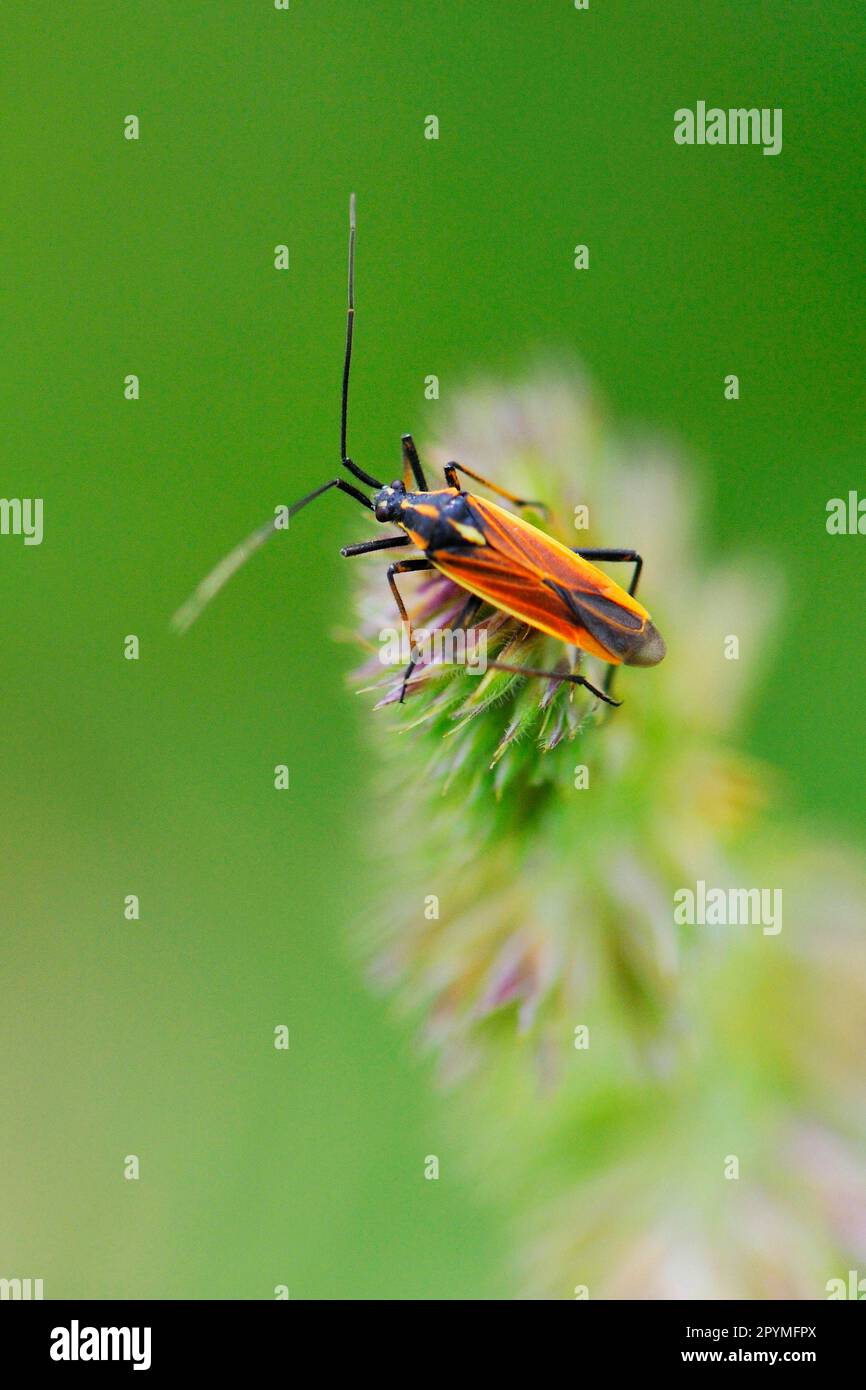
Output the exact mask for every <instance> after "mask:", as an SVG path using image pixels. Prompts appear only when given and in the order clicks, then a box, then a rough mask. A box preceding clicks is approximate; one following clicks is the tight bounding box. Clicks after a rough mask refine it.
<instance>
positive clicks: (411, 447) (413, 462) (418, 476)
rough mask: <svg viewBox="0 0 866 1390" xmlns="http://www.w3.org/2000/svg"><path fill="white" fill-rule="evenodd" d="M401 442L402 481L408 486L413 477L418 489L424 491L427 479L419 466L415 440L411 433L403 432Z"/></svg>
mask: <svg viewBox="0 0 866 1390" xmlns="http://www.w3.org/2000/svg"><path fill="white" fill-rule="evenodd" d="M401 443H402V445H403V482H404V483H405V485H406V487H407V488H408V487H409V486H410V485H411V483H412V478H413V477H414V479H415V486H416V487H417V488H418V491H419V492H426V491H427V479H426V478H425V477H424V469H423V468H422V467H421V460H420V459H419V457H418V450H417V449H416V448H415V441H414V439H413V438H412V436H411V434H404V435H403V439H402V441H401Z"/></svg>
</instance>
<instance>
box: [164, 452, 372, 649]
mask: <svg viewBox="0 0 866 1390" xmlns="http://www.w3.org/2000/svg"><path fill="white" fill-rule="evenodd" d="M332 487H335V488H337V489H338V490H339V491H340V492H345V493H347V495H348V496H349V497H354V499H355V501H356V502H362V503H363V504H364V506H365V507H369V508H371V509H372V506H373V504H372V502H371V501H370V499H369V497H365V496H364V494H363V492H361V491H360V490H359V489H358V488H356V487H353V485H352V484H351V483H347V482H346V480H345V479H344V478H332V479H331V481H330V482H329V483H323V484H322V486H321V487H317V488H315V489H314V491H313V492H308V493H307V495H306V497H302V498H301V499H300V501H299V502H295V503H294V505H293V506H291V507H289V512H288V515H289V518H290V519H291V518H292V517H293V516H295V515H296V514H297V513H298V512H299V511H300V510H301V508H302V507H306V506H307V504H308V503H309V502H314V501H315V499H316V498H317V497H321V495H322V493H323V492H328V491H329V490H330V489H331V488H332ZM282 529H283V528H282V527H278V526H277V518H276V516H273V517H271V518H270V519H269V520H268V521H266V522H265V524H264V526H260V527H259V528H258V530H256V531H253V532H252V534H251V535H249V536H247V538H246V540H243V541H241V543H240V545H236V546H235V548H234V550H230V551H229V553H228V555H224V556H223V558H222V559H221V560H220V562H219V564H218V565H216V566H215V567H214V569H212V570H211V572H210V574H207V575H205V577H204V579H203V580H202V581H201V583H200V584H199V585H198V587H197V588H196V589H195V591H194V592H193V593H192V594H191V595H190V597H189V598H188V599H187V601H186V603H184V604H183V605H182V606H181V607H180V608H179V609H178V610H177V612H176V613H175V615H174V617H173V618H172V620H171V625H172V627H173V628H174V629H175V631H176V632H186V631H187V629H188V628H190V627H192V624H193V623H194V622H195V620H196V618H198V617H199V616H200V614H201V613H202V610H203V609H205V608H206V607H207V605H208V604H209V603H210V601H211V599H213V598H216V595H217V594H218V593H219V591H220V589H222V588H223V586H224V585H225V584H227V583H228V581H229V580H230V579H231V577H232V575H234V574H237V572H238V570H239V569H240V568H241V566H242V565H245V564H246V562H247V560H249V558H250V556H251V555H254V554H255V553H256V551H257V550H260V549H261V547H262V546H263V545H264V544H265V542H266V541H269V540H270V538H271V536H274V535H276V533H277V531H279V530H282Z"/></svg>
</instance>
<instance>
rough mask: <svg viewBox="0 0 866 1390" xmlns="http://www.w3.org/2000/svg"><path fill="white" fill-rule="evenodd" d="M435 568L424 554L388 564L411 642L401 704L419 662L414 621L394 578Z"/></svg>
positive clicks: (398, 604) (395, 596)
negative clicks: (410, 618)
mask: <svg viewBox="0 0 866 1390" xmlns="http://www.w3.org/2000/svg"><path fill="white" fill-rule="evenodd" d="M435 568H436V567H435V565H434V564H433V562H432V561H431V560H428V559H426V557H425V556H423V555H419V556H418V558H417V559H414V560H398V561H397V562H396V563H395V564H393V565H389V566H388V583H389V584H390V586H391V593H392V594H393V595H394V602H395V603H396V605H397V607H398V608H399V610H400V617H401V618H402V620H403V622H404V623H405V624H406V626H407V628H408V629H409V644H410V653H411V654H410V657H409V665H408V666H407V667H406V670H405V671H404V672H403V684H402V686H401V688H400V704H401V705H402V703H403V701H404V700H405V698H406V686H407V684H408V682H409V677H410V676H411V674H412V672H413V671H414V670H415V666H416V664H417V663H416V661H415V655H414V652H415V639H414V637H413V636H412V623H411V622H410V620H409V614H408V613H407V612H406V605H405V603H404V602H403V596H402V594H401V593H400V590H399V589H398V588H397V580H396V579H395V578H394V576H395V575H397V574H413V573H415V572H417V571H418V570H432V569H435Z"/></svg>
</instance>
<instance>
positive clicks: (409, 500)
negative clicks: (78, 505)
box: [175, 196, 665, 704]
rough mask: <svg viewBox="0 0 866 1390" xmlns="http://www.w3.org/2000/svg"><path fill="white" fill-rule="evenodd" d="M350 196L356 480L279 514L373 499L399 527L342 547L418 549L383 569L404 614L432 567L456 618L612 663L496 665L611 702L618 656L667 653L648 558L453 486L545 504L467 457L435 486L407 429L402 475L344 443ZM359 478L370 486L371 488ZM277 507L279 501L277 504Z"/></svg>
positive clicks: (267, 528) (249, 549) (258, 540)
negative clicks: (653, 612) (404, 589)
mask: <svg viewBox="0 0 866 1390" xmlns="http://www.w3.org/2000/svg"><path fill="white" fill-rule="evenodd" d="M354 283H355V200H354V196H353V197H352V198H351V200H350V204H349V304H348V316H347V321H346V349H345V356H344V359H343V389H342V407H341V413H340V461H341V463H342V465H343V467H344V468H345V469H346V470H347V472H348V473H350V474H351V475H352V477H353V478H354V479H355V482H354V483H350V482H349V481H348V480H347V479H346V478H344V477H336V478H331V479H330V480H329V481H328V482H326V483H322V484H321V485H320V486H319V487H317V488H314V489H313V491H312V492H308V493H307V495H306V496H305V497H302V498H300V500H299V501H297V502H295V503H294V505H293V506H291V507H289V508H288V514H287V516H286V518H285V521H288V520H289V519H290V518H291V517H293V516H295V515H296V514H297V513H298V512H300V511H301V510H302V509H303V508H304V507H307V506H309V504H310V503H311V502H314V501H315V500H316V499H317V498H318V497H321V496H323V495H324V494H325V493H327V492H331V491H333V490H336V491H338V492H343V493H345V494H346V495H347V496H349V497H351V498H353V500H354V501H356V502H359V503H361V504H362V505H363V506H364V507H367V508H369V509H370V510H371V511H372V512H373V514H374V515H375V517H376V520H377V521H379V522H381V523H383V524H384V525H393V526H396V527H398V528H399V529H398V532H397V534H396V535H395V534H391V535H388V536H384V537H382V538H380V539H379V540H370V541H362V542H361V543H360V544H358V545H349V546H345V547H344V548H343V550H342V554H343V555H345V556H350V555H369V554H372V553H374V552H376V551H384V550H394V549H397V548H399V547H403V546H410V545H414V546H415V548H416V550H417V551H418V554H416V555H414V556H410V557H409V558H407V559H405V560H398V561H397V562H396V563H394V564H392V565H389V567H388V570H387V576H386V577H387V580H388V583H389V585H390V587H391V593H392V594H393V596H394V601H395V603H396V605H397V608H398V610H399V612H400V615H401V617H402V619H403V621H404V622H405V623H406V624H408V625H409V628H410V632H411V624H410V623H409V615H408V612H407V611H406V605H405V603H404V602H403V598H402V596H401V594H400V590H399V589H398V587H397V583H396V577H397V575H400V574H408V573H414V572H417V571H421V570H431V569H436V570H439V571H440V573H442V574H444V575H446V576H447V578H448V579H450V580H452V582H453V583H454V584H457V585H459V587H460V588H461V589H463V590H465V592H466V595H467V601H466V605H465V607H464V609H463V612H462V614H461V616H460V618H459V619H458V626H464V627H465V626H468V625H469V623H470V622H471V621H472V620H473V619H474V617H475V616H476V615H477V613H478V612H479V610H480V609H481V607H482V606H483V605H484V604H488V605H490V606H491V607H492V608H494V609H498V610H500V611H502V612H504V613H508V614H510V615H511V616H512V617H514V618H516V619H518V620H519V621H520V622H522V623H525V624H526V625H527V626H528V627H530V628H534V629H535V630H536V631H538V632H543V633H546V634H548V635H549V636H551V637H556V638H559V639H560V640H561V641H563V642H565V643H568V644H569V645H570V646H573V647H577V648H579V649H580V650H581V651H584V652H587V653H588V654H589V655H590V656H593V657H597V658H599V659H600V660H602V661H605V662H607V663H608V667H609V669H608V674H607V678H606V680H605V685H604V690H598V689H597V688H596V687H595V686H594V685H591V684H590V682H589V681H588V680H587V679H586V677H585V676H583V675H582V674H580V671H579V670H574V671H563V670H561V669H557V670H556V671H543V670H537V669H534V668H529V667H514V666H510V665H508V664H507V663H506V662H502V661H491V662H488V663H487V664H488V666H492V667H494V668H496V669H499V670H505V671H515V672H516V673H517V674H519V675H525V676H544V677H548V678H551V679H556V680H560V681H568V682H571V683H572V684H574V685H582V686H585V687H586V688H587V689H588V690H590V691H591V692H592V693H593V694H594V695H596V696H598V697H599V698H600V699H602V700H605V701H606V702H607V703H608V704H617V703H618V702H617V701H616V700H614V699H613V698H612V697H611V679H612V676H613V672H614V670H615V669H616V668H617V667H618V666H621V665H625V666H655V665H657V663H658V662H660V661H661V660H662V658H663V656H664V654H665V644H664V642H663V640H662V638H661V636H660V634H659V632H658V631H657V629H656V628H655V627H654V626H653V624H652V622H651V621H650V615H649V613H648V612H647V610H646V609H645V608H644V606H643V605H642V604H641V603H639V602H638V600H637V599H636V598H635V590H636V589H637V584H638V580H639V578H640V574H641V568H642V566H643V560H642V559H641V557H640V555H638V554H637V552H636V551H634V550H625V549H617V550H601V549H595V550H588V549H578V550H570V549H569V548H568V547H567V546H565V545H563V544H562V543H561V542H560V541H557V540H554V539H553V537H551V536H549V535H547V534H546V532H544V531H542V530H540V529H539V527H537V526H532V525H531V524H530V523H529V522H528V521H526V520H525V519H524V518H523V517H522V516H519V515H518V514H517V513H516V512H513V511H507V510H506V509H505V508H504V507H501V506H499V505H498V504H497V503H496V502H491V501H488V500H487V499H485V498H481V497H478V496H477V495H476V494H474V493H470V492H467V491H465V490H464V489H463V488H462V487H461V486H460V481H459V478H458V474H460V473H463V474H465V475H467V476H468V477H470V478H474V479H475V481H476V482H478V483H481V484H483V486H484V487H486V488H488V489H489V490H490V491H491V492H495V493H496V494H497V495H498V496H500V497H502V498H504V499H506V500H507V501H509V502H511V503H512V505H513V506H515V507H517V508H524V507H534V508H535V509H536V510H541V511H544V510H545V508H544V505H543V503H541V502H532V501H529V500H528V499H526V498H521V497H516V496H514V494H513V493H510V492H507V491H506V490H505V489H504V488H502V487H500V486H499V485H498V484H497V483H494V482H491V481H490V480H489V479H487V478H483V477H482V476H481V474H479V473H476V472H474V471H473V470H472V469H471V468H469V467H467V465H466V464H464V463H457V462H456V461H455V462H452V463H449V464H448V465H447V466H446V468H445V484H446V486H445V487H443V488H439V489H434V490H431V489H430V488H428V486H427V481H426V479H425V476H424V469H423V468H422V466H421V460H420V459H419V457H418V451H417V449H416V448H415V444H414V442H413V440H412V436H411V435H409V434H405V435H404V436H403V448H402V457H403V474H402V479H400V480H398V481H397V482H394V483H391V484H390V485H389V486H386V485H385V484H384V483H381V482H380V481H379V480H378V479H377V478H375V477H373V475H372V474H371V473H368V472H367V471H366V469H364V468H361V467H359V466H358V464H357V463H355V461H354V460H353V459H351V458H349V456H348V454H347V452H346V447H347V446H346V426H347V418H348V400H349V371H350V367H351V361H352V340H353V333H354V322H355V300H354ZM359 483H360V484H361V485H362V487H363V488H365V489H368V490H369V489H373V490H375V492H374V496H373V497H370V496H369V495H368V492H367V491H362V489H361V488H360V487H358V484H359ZM282 510H284V509H278V512H279V511H282ZM284 525H285V522H280V521H279V520H271V521H269V522H267V523H266V524H265V525H264V526H261V527H259V529H258V530H257V531H254V532H253V533H252V535H250V536H248V537H247V539H246V540H245V541H243V542H241V544H240V545H239V546H237V547H236V548H235V549H234V550H233V551H232V552H231V554H230V555H228V556H226V558H225V559H224V560H222V561H221V562H220V564H219V565H217V567H216V569H214V570H213V571H212V573H211V574H209V575H208V576H207V577H206V578H205V579H204V580H203V581H202V582H201V584H199V586H198V588H197V590H196V591H195V593H194V594H193V596H192V598H191V599H190V600H189V601H188V602H187V603H186V604H185V605H184V607H183V608H182V609H180V611H179V612H178V613H177V614H176V615H175V624H176V626H177V627H178V628H180V629H181V630H183V629H185V628H187V627H189V625H190V623H192V622H193V621H194V620H195V619H196V617H197V616H198V614H199V613H200V612H201V610H202V609H203V608H204V607H205V605H206V604H207V603H209V602H210V600H211V599H212V598H213V597H214V595H215V594H216V593H217V592H218V591H219V590H220V589H221V588H222V586H223V584H225V583H226V581H227V580H228V579H229V578H230V577H231V576H232V575H233V574H234V573H236V571H237V570H238V569H239V568H240V566H241V565H242V564H244V563H245V562H246V561H247V559H248V558H249V557H250V555H252V554H253V553H254V552H255V551H256V550H257V549H258V548H259V547H260V546H261V545H263V544H264V543H265V541H267V540H268V538H269V537H270V536H273V535H274V534H275V533H276V532H277V531H278V530H280V529H283V528H284ZM594 560H601V561H602V562H611V563H620V562H622V563H627V564H632V565H633V566H634V569H633V571H632V577H631V583H630V585H629V587H628V589H624V588H622V587H621V586H620V585H619V584H617V583H615V581H614V580H613V579H611V578H610V577H609V575H607V574H605V573H604V571H603V570H600V569H599V568H598V567H597V566H596V565H595V564H593V563H592V562H593V561H594ZM415 664H416V663H415V660H414V658H413V659H412V660H410V662H409V665H408V667H407V669H406V671H405V673H404V676H403V686H402V690H401V693H400V699H401V701H402V699H403V698H404V696H405V694H406V691H407V689H408V688H409V679H410V677H411V675H412V672H413V670H414V669H415Z"/></svg>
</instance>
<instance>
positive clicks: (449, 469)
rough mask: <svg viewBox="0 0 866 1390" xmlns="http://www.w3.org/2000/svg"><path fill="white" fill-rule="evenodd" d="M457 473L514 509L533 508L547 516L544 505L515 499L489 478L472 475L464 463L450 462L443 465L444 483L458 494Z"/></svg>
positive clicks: (477, 474) (519, 498)
mask: <svg viewBox="0 0 866 1390" xmlns="http://www.w3.org/2000/svg"><path fill="white" fill-rule="evenodd" d="M458 473H465V474H466V476H467V477H468V478H474V479H475V481H476V483H482V484H483V485H484V487H489V488H490V491H491V492H495V493H496V494H497V496H499V497H504V498H505V500H506V501H507V502H513V503H514V505H515V507H534V508H535V510H536V511H538V512H544V514H545V515H546V514H547V510H548V509H547V505H546V503H544V502H538V501H534V500H533V499H531V498H526V497H515V495H514V493H513V492H507V491H506V490H505V488H504V487H500V486H499V484H498V483H491V481H490V479H489V478H483V477H482V476H481V474H480V473H474V472H473V471H472V469H471V468H467V467H466V464H465V463H455V462H453V461H452V462H451V463H447V464H446V465H445V481H446V482H447V484H448V486H449V487H456V488H457V491H458V492H459V491H460V490H461V489H460V483H459V481H458V478H457V474H458Z"/></svg>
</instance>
